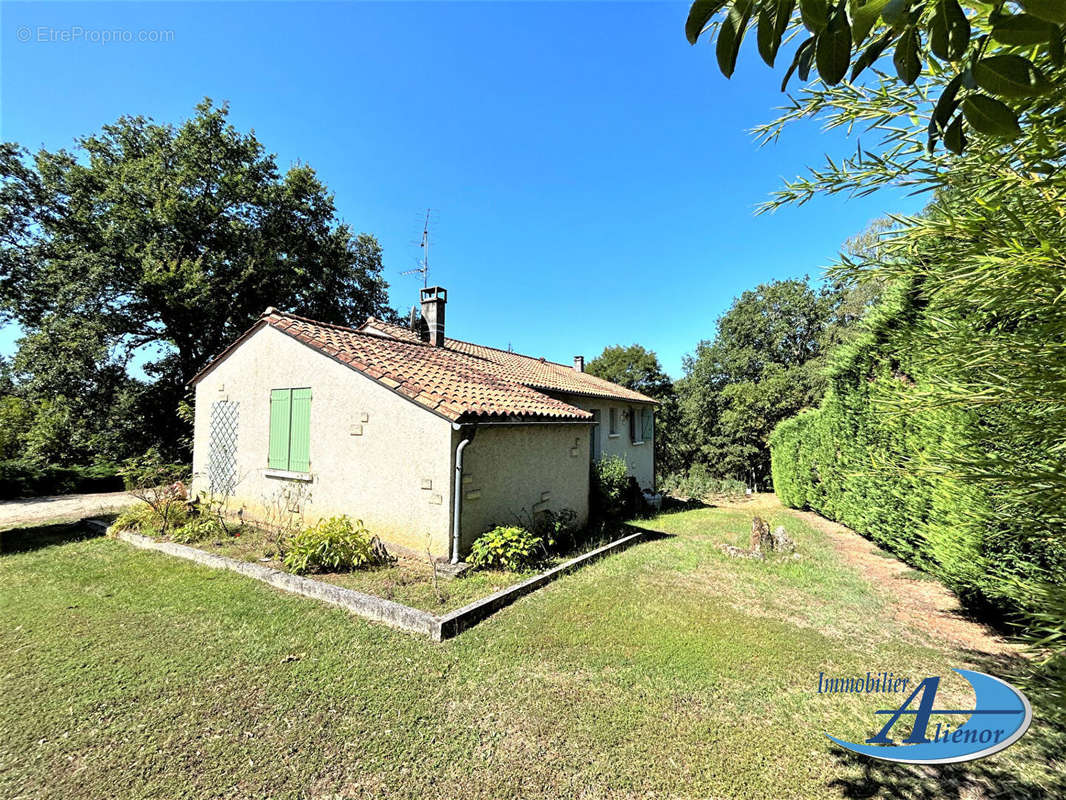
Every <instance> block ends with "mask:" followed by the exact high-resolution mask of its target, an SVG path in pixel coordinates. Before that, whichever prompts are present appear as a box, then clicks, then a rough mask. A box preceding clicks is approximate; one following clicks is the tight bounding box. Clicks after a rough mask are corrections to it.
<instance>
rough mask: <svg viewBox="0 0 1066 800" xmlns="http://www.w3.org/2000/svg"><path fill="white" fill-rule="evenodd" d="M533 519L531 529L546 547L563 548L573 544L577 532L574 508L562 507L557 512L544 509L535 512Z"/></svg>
mask: <svg viewBox="0 0 1066 800" xmlns="http://www.w3.org/2000/svg"><path fill="white" fill-rule="evenodd" d="M533 520H534V524H533V531H534V533H535V534H536V535H537V537H538V538H539V539H540V540H541V541H542V542H543V544H544V546H545V547H546V548H549V549H553V550H564V549H566V548H567V547H570V546H571V545H573V544H574V539H575V536H576V534H577V532H578V526H577V512H576V511H574V509H572V508H564V509H561V510H560V511H558V512H555V511H552V510H551V509H545V510H544V511H539V512H537V513H536V514H535V515H534V517H533Z"/></svg>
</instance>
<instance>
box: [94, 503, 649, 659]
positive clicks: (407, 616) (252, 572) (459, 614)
mask: <svg viewBox="0 0 1066 800" xmlns="http://www.w3.org/2000/svg"><path fill="white" fill-rule="evenodd" d="M85 522H86V524H87V525H89V526H90V527H91V528H93V529H94V530H97V531H101V532H104V533H106V532H107V528H108V525H107V523H105V522H103V521H102V520H97V519H90V520H86V521H85ZM648 535H649V532H648V531H638V532H637V533H631V534H629V535H628V536H623V537H622V538H620V539H616V540H614V541H613V542H610V543H608V544H605V545H603V546H602V547H597V548H596V549H595V550H590V551H589V552H587V553H584V554H582V555H580V556H577V557H576V558H572V559H570V560H569V561H565V562H563V563H562V564H559V565H558V566H556V567H552V568H551V569H549V570H546V571H545V572H542V573H540V574H539V575H534V576H533V577H531V578H527V579H526V580H524V581H522V582H520V583H516V584H515V585H514V586H508V587H507V588H505V589H501V590H500V591H498V592H496V593H495V594H490V595H489V596H488V597H484V598H482V599H481V600H475V601H474V602H473V603H470V604H468V605H465V606H463V607H462V608H459V609H456V610H455V611H451V612H449V613H447V614H444V615H443V616H437V615H436V614H431V613H430V612H428V611H422V610H421V609H417V608H411V607H410V606H405V605H403V604H402V603H396V602H393V601H392V600H386V599H385V598H383V597H377V596H376V595H372V594H365V593H363V592H357V591H355V590H354V589H345V588H344V587H341V586H335V585H334V584H332V583H326V582H324V581H316V580H312V579H311V578H304V577H302V576H300V575H293V574H291V573H288V572H283V571H281V570H279V569H274V568H273V567H267V566H264V565H262V564H256V563H254V562H251V561H239V560H237V559H235V558H229V557H227V556H219V555H215V554H214V553H207V552H204V551H203V550H197V549H196V548H195V547H188V546H187V545H183V544H177V543H175V542H157V541H156V540H155V539H150V538H148V537H147V536H141V535H139V534H136V533H130V532H129V531H119V532H118V533H117V534H116V536H117V538H119V539H121V540H122V541H124V542H127V543H129V544H131V545H133V546H134V547H139V548H141V549H144V550H157V551H159V552H161V553H166V554H167V555H171V556H177V557H178V558H184V559H187V560H189V561H195V562H196V563H197V564H201V565H203V566H205V567H211V568H212V569H226V570H230V571H232V572H239V573H240V574H241V575H246V576H248V577H249V578H255V579H256V580H259V581H262V582H263V583H267V584H270V585H271V586H273V587H274V588H276V589H281V590H282V591H284V592H291V593H293V594H299V595H303V596H304V597H311V598H313V599H315V600H321V601H323V602H325V603H330V604H331V605H335V606H340V607H341V608H345V609H347V610H348V611H351V612H352V613H354V614H358V615H359V616H361V617H365V618H366V619H370V620H373V621H375V622H382V623H384V624H386V625H389V626H391V627H393V628H399V629H401V630H405V631H413V632H414V633H421V634H424V635H426V636H429V637H430V638H431V639H432V640H433V641H435V642H440V641H443V640H444V639H450V638H452V637H453V636H457V635H458V634H459V633H461V632H462V631H464V630H466V629H467V628H470V627H473V626H474V625H476V624H477V623H479V622H481V621H482V620H484V619H486V618H487V617H489V616H491V615H492V614H494V613H495V612H497V611H499V610H500V609H501V608H504V607H506V606H508V605H510V604H511V603H513V602H514V601H515V600H517V599H518V598H519V597H522V596H524V595H527V594H529V593H530V592H533V591H535V590H537V589H539V588H540V587H542V586H545V585H547V584H549V583H551V582H552V581H554V580H555V579H556V578H559V577H561V576H562V575H565V574H567V573H569V572H573V571H574V570H576V569H579V568H580V567H583V566H584V565H585V564H588V563H589V562H591V561H595V560H596V559H598V558H601V557H603V556H605V555H608V554H610V553H614V552H617V551H619V550H624V549H625V548H627V547H629V546H630V545H632V544H635V543H636V542H638V541H640V540H641V539H644V538H646V537H648Z"/></svg>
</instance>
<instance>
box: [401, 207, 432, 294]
mask: <svg viewBox="0 0 1066 800" xmlns="http://www.w3.org/2000/svg"><path fill="white" fill-rule="evenodd" d="M431 210H432V209H429V208H427V209H426V218H425V220H424V221H423V223H422V241H421V243H419V245H418V246H419V248H421V250H422V255H421V257H420V258H419V259H418V266H417V267H416V268H415V269H409V270H406V271H404V272H401V273H400V274H401V275H414V274H416V273H417V274H419V275H421V276H422V288H423V289H424V288H426V287H427V286H429V215H430V212H431Z"/></svg>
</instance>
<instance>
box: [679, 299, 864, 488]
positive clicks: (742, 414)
mask: <svg viewBox="0 0 1066 800" xmlns="http://www.w3.org/2000/svg"><path fill="white" fill-rule="evenodd" d="M846 296H847V294H846V292H845V291H844V290H843V288H841V287H840V286H836V287H833V286H831V287H825V288H822V289H820V290H815V289H812V288H811V287H810V286H809V285H808V284H807V282H806V281H805V280H803V281H800V280H787V281H774V282H772V283H768V284H762V285H760V286H758V287H756V288H755V289H754V290H751V291H747V292H744V293H743V294H742V295H741V296H740V297H739V298H737V299H736V300H735V301H734V302H733V305H732V307H731V308H730V309H729V311H727V312H726V313H725V314H724V315H723V316H722V317H721V318H719V320H718V325H717V333H716V336H715V338H714V340H713V341H707V340H705V341H702V342H700V343H699V345H697V347H696V352H695V353H694V354H692V355H688V356H686V357H685V361H684V367H685V377H684V378H682V379H681V380H680V381H678V384H677V390H678V397H679V402H680V407H681V416H682V426H683V429H684V438H685V440H686V441H687V443H688V444H689V446H690V447H691V448H692V451H693V456H694V457H695V458H696V459H697V460H699V461H701V462H703V463H705V464H706V465H707V467H708V468H709V469H710V470H711V471H712V472H713V473H714V474H716V475H718V476H719V477H734V478H739V479H741V480H749V479H751V478H752V476H754V478H755V481H756V482H757V483H766V482H768V479H769V475H770V451H769V447H768V444H767V440H768V437H769V435H770V432H771V431H772V430H773V429H774V426H776V425H777V423H778V422H780V421H781V420H783V419H786V418H788V417H790V416H792V415H793V414H796V413H797V412H799V411H800V410H801V409H803V408H806V407H808V406H812V405H815V404H817V402H818V400H819V399H820V398H821V395H822V392H823V391H824V388H825V382H824V379H823V378H822V374H821V373H822V367H823V366H824V364H825V355H826V345H825V342H826V341H827V339H831V338H833V337H834V336H835V334H834V333H833V331H834V330H835V329H836V328H839V327H841V326H842V325H846V324H849V322H850V318H846V317H842V316H841V314H840V310H841V309H842V308H845V307H847V306H846V305H845V304H844V302H843V299H844V297H846Z"/></svg>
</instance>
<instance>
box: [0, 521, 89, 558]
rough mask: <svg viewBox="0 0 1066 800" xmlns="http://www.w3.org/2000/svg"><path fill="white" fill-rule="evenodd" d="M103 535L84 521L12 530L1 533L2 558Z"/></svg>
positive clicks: (0, 553) (0, 552) (0, 554)
mask: <svg viewBox="0 0 1066 800" xmlns="http://www.w3.org/2000/svg"><path fill="white" fill-rule="evenodd" d="M87 519H88V518H87ZM102 535H103V534H101V533H98V532H96V531H94V530H92V529H91V528H90V527H89V526H88V525H85V524H84V520H76V521H74V522H63V523H59V524H55V525H40V526H37V527H34V528H12V529H10V530H6V531H3V532H0V556H7V555H14V554H15V553H28V552H31V551H33V550H40V549H41V548H43V547H52V546H53V545H59V544H68V543H69V542H80V541H82V540H84V539H95V538H97V537H98V536H102Z"/></svg>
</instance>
